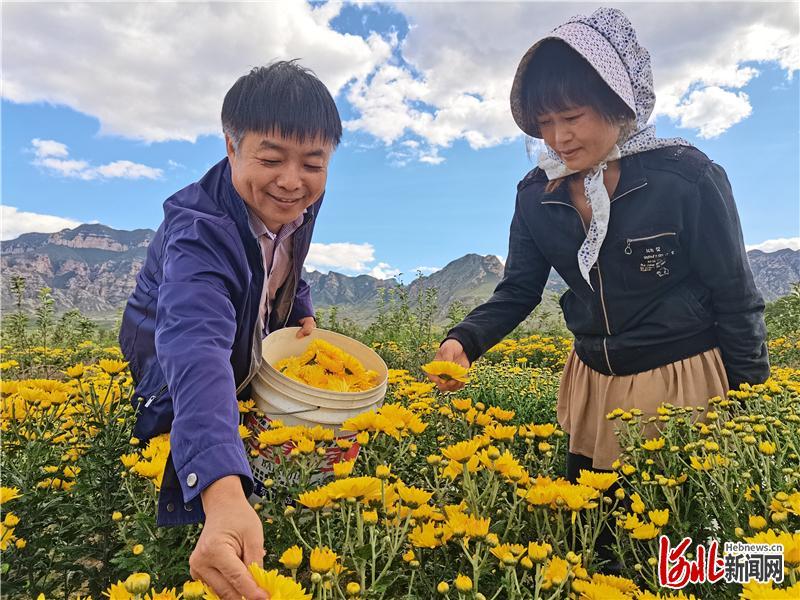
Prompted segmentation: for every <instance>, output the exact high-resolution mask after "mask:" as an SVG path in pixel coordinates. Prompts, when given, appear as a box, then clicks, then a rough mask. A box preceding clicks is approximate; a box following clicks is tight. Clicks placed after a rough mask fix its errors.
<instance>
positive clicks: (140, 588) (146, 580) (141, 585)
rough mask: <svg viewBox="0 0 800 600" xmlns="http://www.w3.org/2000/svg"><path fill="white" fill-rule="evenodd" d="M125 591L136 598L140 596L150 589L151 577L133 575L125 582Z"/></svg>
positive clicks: (139, 574)
mask: <svg viewBox="0 0 800 600" xmlns="http://www.w3.org/2000/svg"><path fill="white" fill-rule="evenodd" d="M125 589H126V590H127V591H128V592H129V593H130V594H133V595H134V596H140V595H142V594H144V593H145V592H146V591H147V590H149V589H150V575H148V574H147V573H131V574H130V575H128V578H127V579H126V580H125Z"/></svg>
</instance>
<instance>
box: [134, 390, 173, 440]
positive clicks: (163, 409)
mask: <svg viewBox="0 0 800 600" xmlns="http://www.w3.org/2000/svg"><path fill="white" fill-rule="evenodd" d="M134 408H135V409H136V424H135V425H134V428H133V435H134V436H135V437H137V438H139V439H140V440H142V441H147V440H149V439H150V438H152V437H154V436H157V435H160V434H162V433H167V432H168V431H169V430H170V429H171V428H172V419H173V415H174V413H173V409H172V398H171V397H170V395H169V389H168V387H167V385H166V384H164V385H162V386H161V387H160V388H158V389H157V390H155V391H154V392H153V393H151V394H149V395H147V396H144V395H137V396H135V400H134Z"/></svg>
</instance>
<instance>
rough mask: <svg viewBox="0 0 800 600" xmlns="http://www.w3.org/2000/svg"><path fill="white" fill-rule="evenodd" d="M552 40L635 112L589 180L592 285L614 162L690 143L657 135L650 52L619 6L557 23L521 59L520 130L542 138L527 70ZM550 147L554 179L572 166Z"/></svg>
mask: <svg viewBox="0 0 800 600" xmlns="http://www.w3.org/2000/svg"><path fill="white" fill-rule="evenodd" d="M547 39H560V40H562V41H564V42H566V43H567V44H569V45H570V46H571V47H572V48H573V49H575V50H576V51H577V52H578V53H580V54H581V56H583V57H584V58H585V59H586V60H587V61H588V62H589V64H590V65H591V66H592V67H593V68H594V69H595V71H597V73H598V74H599V75H600V77H601V78H602V79H603V81H605V82H606V83H607V84H608V86H609V87H610V88H611V89H612V90H613V91H614V93H616V94H617V95H618V96H619V97H620V98H621V99H622V101H623V102H625V104H626V105H627V106H628V107H629V108H630V109H631V110H632V111H633V112H634V113H635V114H636V125H635V130H634V131H633V132H632V133H631V134H630V135H629V136H628V138H627V139H626V140H624V141H622V140H621V145H615V146H614V148H613V149H612V150H611V152H610V153H609V155H608V156H606V157H605V158H604V159H603V160H602V161H600V162H599V163H598V164H597V165H595V166H594V167H593V168H592V169H591V171H590V172H589V174H588V175H587V176H586V178H585V179H584V189H585V190H586V201H587V202H588V203H589V205H590V206H591V207H592V220H591V223H590V224H589V231H588V234H587V236H586V239H585V240H584V242H583V244H582V245H581V247H580V250H579V251H578V267H579V268H580V271H581V274H582V275H583V278H584V279H585V280H586V282H587V283H589V286H591V282H590V280H589V271H590V270H591V268H592V267H593V266H594V264H595V263H596V262H597V257H598V256H599V255H600V247H601V246H602V245H603V240H605V238H606V233H607V232H608V220H609V218H610V216H611V199H610V198H609V197H608V192H607V191H606V188H605V185H604V184H603V176H604V173H605V170H606V167H607V164H608V163H609V162H610V161H613V160H618V159H620V158H621V157H623V156H628V155H630V154H636V153H637V152H645V151H647V150H653V149H655V148H663V147H665V146H689V145H690V144H689V142H687V141H686V140H684V139H681V138H670V139H664V138H657V137H656V131H655V126H653V125H648V123H647V121H648V119H649V118H650V115H651V114H652V112H653V107H654V106H655V101H656V95H655V93H654V92H653V71H652V68H651V66H650V53H649V52H648V51H647V49H645V48H644V47H642V46H640V45H639V42H638V40H637V38H636V31H634V29H633V26H632V25H631V22H630V21H629V20H628V17H626V16H625V14H624V13H623V12H622V11H621V10H618V9H616V8H599V9H597V10H596V11H594V12H593V13H592V14H591V15H590V16H588V17H586V16H583V15H578V16H575V17H572V18H571V19H569V21H567V22H566V23H564V24H563V25H560V26H558V27H556V28H555V29H554V30H553V31H552V32H551V33H550V34H549V35H547V36H546V37H544V38H542V39H541V40H539V41H538V42H536V43H535V44H534V45H533V46H531V48H530V49H529V50H528V51H527V52H526V53H525V56H523V57H522V60H521V61H520V64H519V67H518V68H517V74H516V76H515V77H514V83H513V85H512V88H511V113H512V114H513V115H514V120H515V121H516V122H517V125H519V127H520V129H522V131H524V132H525V133H527V134H528V135H530V136H531V137H535V138H541V137H542V136H541V133H540V132H539V128H538V127H537V125H536V115H529V114H527V112H526V110H525V106H524V105H523V102H522V87H523V80H524V77H525V72H526V70H527V68H528V65H529V63H530V61H531V59H532V58H533V55H534V54H535V53H536V50H537V49H538V47H539V45H540V44H541V43H542V42H543V41H544V40H547ZM545 147H546V149H547V150H546V152H542V153H541V154H540V155H539V167H540V168H541V169H542V170H543V171H544V172H545V173H546V174H547V178H548V179H550V180H553V179H559V178H561V177H566V176H567V175H570V174H572V173H575V171H573V170H570V169H569V168H567V166H566V165H565V164H564V163H563V162H562V161H561V159H560V158H559V157H558V154H556V152H555V151H554V150H553V149H552V148H550V147H549V146H545Z"/></svg>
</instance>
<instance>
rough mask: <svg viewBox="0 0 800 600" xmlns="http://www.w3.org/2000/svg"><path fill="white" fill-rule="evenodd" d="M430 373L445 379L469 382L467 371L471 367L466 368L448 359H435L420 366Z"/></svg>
mask: <svg viewBox="0 0 800 600" xmlns="http://www.w3.org/2000/svg"><path fill="white" fill-rule="evenodd" d="M420 368H421V369H422V370H423V371H424V372H425V373H427V374H428V375H433V376H434V377H438V378H439V379H442V380H443V381H460V382H461V383H469V378H467V373H468V371H469V369H465V368H464V367H462V366H461V365H458V364H456V363H454V362H450V361H447V360H434V361H431V362H429V363H427V364H424V365H422V367H420Z"/></svg>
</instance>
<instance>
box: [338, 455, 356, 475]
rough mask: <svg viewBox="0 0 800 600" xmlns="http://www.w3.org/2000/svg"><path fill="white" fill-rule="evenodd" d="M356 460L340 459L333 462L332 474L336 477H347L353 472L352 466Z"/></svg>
mask: <svg viewBox="0 0 800 600" xmlns="http://www.w3.org/2000/svg"><path fill="white" fill-rule="evenodd" d="M355 464H356V461H355V459H353V460H342V461H339V462H337V463H333V475H334V476H335V477H337V478H341V477H349V476H350V474H351V473H352V472H353V467H354V466H355Z"/></svg>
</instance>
